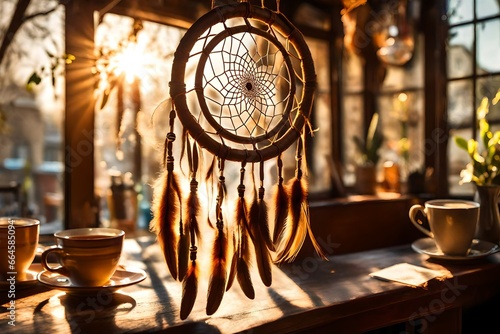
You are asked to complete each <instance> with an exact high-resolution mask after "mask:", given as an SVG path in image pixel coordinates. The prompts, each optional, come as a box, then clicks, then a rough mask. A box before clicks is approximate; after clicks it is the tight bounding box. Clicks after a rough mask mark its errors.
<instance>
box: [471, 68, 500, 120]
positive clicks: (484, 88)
mask: <svg viewBox="0 0 500 334" xmlns="http://www.w3.org/2000/svg"><path fill="white" fill-rule="evenodd" d="M499 89H500V76H499V75H494V76H490V77H486V78H481V79H478V80H477V86H476V96H477V98H476V105H475V108H476V109H477V107H479V105H480V103H481V100H482V99H483V97H486V98H488V100H489V103H490V106H489V111H488V115H487V116H486V118H487V119H488V121H489V122H490V123H496V124H500V102H498V103H497V104H495V105H493V104H492V102H491V101H492V100H493V98H494V97H495V95H496V94H497V91H498V90H499Z"/></svg>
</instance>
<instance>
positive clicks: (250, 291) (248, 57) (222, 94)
mask: <svg viewBox="0 0 500 334" xmlns="http://www.w3.org/2000/svg"><path fill="white" fill-rule="evenodd" d="M277 7H278V9H277V11H276V12H275V11H272V10H269V9H267V8H264V6H263V5H262V7H257V6H253V5H251V4H249V3H247V2H242V3H237V4H234V5H225V6H220V7H215V8H213V9H212V10H211V11H210V12H208V13H207V14H205V15H204V16H203V17H201V18H200V19H199V20H198V21H197V22H195V23H194V24H193V25H192V27H191V28H190V29H189V30H188V31H187V32H186V34H185V36H184V37H183V38H182V40H181V42H180V44H179V46H178V48H177V50H176V52H175V58H174V61H173V65H172V78H171V82H170V96H171V102H172V108H171V111H170V116H169V117H170V118H169V127H170V129H169V132H168V134H167V136H166V141H165V151H164V162H165V171H164V172H163V174H162V176H161V177H160V178H159V180H158V183H157V185H156V186H155V193H154V199H153V214H154V219H153V221H152V222H151V229H152V231H154V232H155V233H156V234H157V235H158V242H159V245H160V246H161V248H162V250H163V253H164V256H165V261H166V263H167V266H168V268H169V270H170V273H171V275H172V277H173V278H174V279H178V280H179V281H181V282H182V284H183V291H182V301H181V310H180V316H181V318H182V319H185V318H186V317H187V316H188V315H189V313H190V312H191V310H192V308H193V305H194V302H195V299H196V295H197V290H198V278H199V268H200V266H199V265H198V263H197V255H198V247H199V246H200V245H199V243H200V240H201V238H202V236H201V232H200V231H201V229H200V226H201V225H200V224H201V222H202V220H201V214H200V212H201V208H200V199H199V198H198V190H199V186H198V184H199V182H200V179H201V180H202V181H203V182H204V183H208V186H207V189H208V190H209V191H208V192H209V194H208V198H213V200H212V201H209V205H208V206H209V208H208V210H209V211H210V212H209V214H208V218H206V219H203V223H205V222H206V223H207V225H208V226H209V227H210V228H211V229H213V231H214V232H215V233H214V235H215V236H214V240H213V242H211V245H212V249H211V252H212V254H211V267H210V275H209V277H210V278H209V282H208V297H207V305H206V313H207V314H208V315H211V314H213V313H214V312H215V311H216V310H217V309H218V307H219V305H220V303H221V301H222V298H223V295H224V292H225V291H227V290H229V288H231V286H232V285H233V283H234V282H235V281H237V282H238V283H239V285H240V287H241V289H242V290H243V292H244V293H245V295H246V296H247V297H248V298H250V299H253V298H254V297H255V292H254V288H253V283H252V280H251V275H250V267H251V265H252V264H251V262H252V260H253V259H254V261H255V263H256V267H257V268H258V271H259V275H260V278H261V280H262V282H263V284H264V285H266V286H270V285H271V283H272V270H271V269H272V265H273V262H276V263H280V262H289V261H292V260H293V259H295V257H296V256H297V254H298V252H299V250H300V248H301V246H302V244H303V242H304V240H305V238H306V235H307V234H309V236H310V238H311V240H312V243H313V245H314V247H315V248H316V250H317V252H318V254H319V255H320V256H322V257H323V258H325V255H324V253H323V251H322V250H321V248H320V247H319V245H318V243H317V242H316V240H315V238H314V236H313V234H312V233H311V229H310V225H309V208H308V204H307V181H306V173H305V172H306V170H305V168H306V164H305V162H304V161H303V158H302V156H303V150H304V143H303V141H304V137H305V134H306V132H307V131H308V126H309V116H310V112H311V108H312V103H313V95H314V90H315V87H316V75H315V71H314V64H313V61H312V58H311V54H310V52H309V49H308V47H307V45H306V43H305V41H304V39H303V36H302V34H301V33H300V31H299V30H297V29H296V28H295V27H294V26H293V25H292V24H291V23H290V22H289V21H288V20H287V19H286V18H285V16H284V15H283V14H281V13H280V12H279V1H277ZM176 117H178V118H179V120H180V121H181V123H182V125H183V128H182V150H181V151H182V152H181V160H183V161H187V166H188V169H189V172H188V173H186V171H185V170H183V169H182V168H175V167H174V165H175V163H174V162H175V159H174V156H173V154H174V153H173V147H174V142H175V141H176V135H175V132H174V125H175V123H176V122H175V119H176ZM289 148H291V149H295V150H296V152H295V155H296V159H295V163H296V166H295V176H294V177H293V178H292V179H291V180H289V181H288V182H286V183H285V180H284V178H283V171H282V170H283V161H282V153H283V152H285V150H287V149H289ZM207 156H210V157H213V158H212V159H210V158H208V161H210V162H209V163H206V161H207ZM274 159H276V160H274ZM271 160H272V161H273V162H274V161H275V163H276V167H277V168H276V169H277V173H276V176H275V177H276V179H277V184H276V185H275V186H274V187H275V189H274V193H273V195H272V198H271V199H268V200H267V201H266V196H265V188H264V176H265V175H266V173H265V169H264V167H265V166H264V164H265V163H266V162H267V161H271ZM229 164H236V165H237V167H238V168H239V169H240V170H239V174H238V178H239V184H238V185H237V186H236V187H235V189H229V188H228V187H227V186H226V179H225V170H226V166H227V165H229ZM202 165H204V167H202ZM187 174H189V177H188V178H189V180H190V182H189V188H188V189H184V185H183V182H182V178H181V176H182V175H187ZM247 174H251V175H250V176H247ZM267 174H269V173H267ZM256 180H257V182H256ZM252 181H253V183H252V184H253V187H252V188H253V189H250V191H251V192H250V194H247V193H246V192H247V191H246V186H245V183H248V182H252ZM186 188H187V187H186ZM210 190H213V191H210ZM184 191H185V193H184ZM212 192H213V193H214V195H213V196H211V194H210V193H212ZM234 198H236V200H235V201H234V203H233V202H231V201H230V200H231V199H234ZM267 202H269V203H267ZM210 203H212V204H210ZM228 206H229V207H228ZM269 208H272V209H269ZM229 213H230V214H229ZM270 227H274V229H273V231H271V229H270Z"/></svg>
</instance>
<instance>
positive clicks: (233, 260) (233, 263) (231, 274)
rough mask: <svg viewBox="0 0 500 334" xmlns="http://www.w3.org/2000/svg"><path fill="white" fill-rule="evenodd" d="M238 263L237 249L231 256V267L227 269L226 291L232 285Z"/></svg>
mask: <svg viewBox="0 0 500 334" xmlns="http://www.w3.org/2000/svg"><path fill="white" fill-rule="evenodd" d="M237 264H238V251H235V252H234V254H233V257H232V258H231V267H230V269H229V275H228V277H227V285H226V291H229V289H231V287H232V286H233V282H234V278H235V277H236V270H237V267H236V265H237Z"/></svg>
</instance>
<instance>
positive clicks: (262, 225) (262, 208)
mask: <svg viewBox="0 0 500 334" xmlns="http://www.w3.org/2000/svg"><path fill="white" fill-rule="evenodd" d="M258 224H259V231H260V237H261V238H262V239H264V242H265V243H266V246H267V248H269V250H271V251H273V252H274V250H275V248H274V244H273V242H272V240H271V234H270V233H269V218H268V215H267V204H266V202H265V201H264V199H259V218H258Z"/></svg>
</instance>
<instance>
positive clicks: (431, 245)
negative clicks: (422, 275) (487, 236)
mask: <svg viewBox="0 0 500 334" xmlns="http://www.w3.org/2000/svg"><path fill="white" fill-rule="evenodd" d="M411 248H413V250H414V251H415V252H417V253H420V254H425V255H429V256H430V257H431V258H435V259H442V260H456V261H470V260H475V259H480V258H484V257H486V256H488V255H491V254H493V253H496V252H498V251H500V247H498V245H496V244H494V243H491V242H489V241H482V240H478V239H474V240H472V245H471V248H470V249H469V253H468V254H467V255H463V256H456V255H445V254H443V252H442V251H441V250H440V249H439V248H438V247H437V246H436V242H435V241H434V239H432V238H422V239H418V240H416V241H415V242H413V243H412V244H411Z"/></svg>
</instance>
